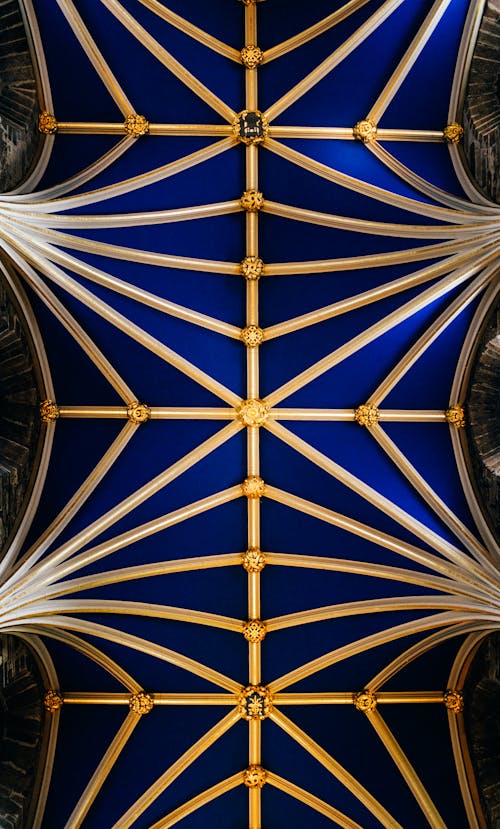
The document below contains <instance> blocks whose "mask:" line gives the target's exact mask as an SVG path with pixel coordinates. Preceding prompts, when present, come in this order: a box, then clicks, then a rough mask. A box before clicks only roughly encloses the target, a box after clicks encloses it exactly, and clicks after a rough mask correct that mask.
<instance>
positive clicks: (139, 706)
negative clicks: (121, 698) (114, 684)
mask: <svg viewBox="0 0 500 829" xmlns="http://www.w3.org/2000/svg"><path fill="white" fill-rule="evenodd" d="M128 704H129V708H130V710H131V711H132V713H133V714H140V715H141V716H142V715H143V714H149V712H150V711H152V710H153V707H154V699H153V697H152V695H151V694H146V693H144V691H139V692H138V693H137V694H132V695H131V696H130V698H129V701H128Z"/></svg>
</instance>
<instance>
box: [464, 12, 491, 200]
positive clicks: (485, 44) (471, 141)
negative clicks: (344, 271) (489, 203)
mask: <svg viewBox="0 0 500 829" xmlns="http://www.w3.org/2000/svg"><path fill="white" fill-rule="evenodd" d="M499 78H500V4H499V2H498V0H488V2H487V4H486V9H485V12H484V15H483V19H482V21H481V27H480V29H479V33H478V37H477V42H476V47H475V49H474V55H473V58H472V63H471V68H470V74H469V81H468V85H467V91H466V95H465V104H464V112H463V126H464V153H465V158H466V161H467V164H468V167H469V172H470V175H471V177H472V179H473V180H474V182H475V183H476V185H477V186H478V188H479V189H480V190H482V191H483V192H484V194H485V195H486V196H488V198H490V199H492V200H493V201H496V202H500V176H499V175H498V170H499V169H500V80H499Z"/></svg>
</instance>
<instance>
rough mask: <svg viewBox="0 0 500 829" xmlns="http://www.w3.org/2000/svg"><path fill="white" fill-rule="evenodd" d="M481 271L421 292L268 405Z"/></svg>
mask: <svg viewBox="0 0 500 829" xmlns="http://www.w3.org/2000/svg"><path fill="white" fill-rule="evenodd" d="M495 256H496V254H495V253H494V251H491V252H490V253H488V254H486V255H485V256H484V257H483V263H484V264H486V261H485V260H488V259H490V260H491V259H494V258H495ZM477 268H478V266H475V267H464V268H460V269H459V271H458V272H456V273H455V272H454V273H451V274H450V275H448V276H445V277H443V278H442V279H440V280H439V282H438V283H437V284H434V285H432V286H431V287H430V288H427V289H426V290H424V291H421V292H420V293H419V294H418V295H417V296H416V297H414V298H413V299H410V300H408V302H405V303H404V304H403V305H400V307H399V308H396V309H395V310H394V311H392V312H391V313H389V314H387V315H386V316H385V317H383V318H382V319H380V320H378V321H377V322H375V323H374V324H373V325H370V326H369V327H368V328H366V329H365V330H364V331H362V332H361V333H360V334H357V335H356V336H355V337H353V338H352V339H351V340H348V341H347V342H346V343H344V344H343V345H341V346H339V347H338V348H336V349H335V350H334V351H332V352H331V353H330V354H327V356H326V357H323V358H322V359H321V360H318V361H317V362H316V363H313V365H311V366H309V368H307V369H305V370H304V371H302V372H300V374H297V375H296V376H295V377H293V378H292V379H291V380H289V381H287V382H286V383H284V384H283V385H282V386H280V387H279V388H277V389H275V391H273V392H271V394H269V395H268V396H267V398H266V399H267V402H268V403H269V405H270V406H275V405H276V403H280V402H281V401H282V400H284V399H285V398H287V397H289V396H290V395H291V394H293V393H294V392H296V391H298V390H299V389H301V388H303V387H304V386H306V385H307V384H308V383H310V382H311V381H312V380H315V379H316V378H317V377H320V376H321V375H322V374H324V373H325V372H326V371H329V370H330V369H331V368H333V367H334V366H336V365H338V364H339V363H340V362H342V361H343V360H345V359H346V358H347V357H350V356H352V355H353V354H355V353H356V352H357V351H359V350H360V349H361V348H363V347H364V346H365V345H368V344H369V343H371V342H373V340H375V339H377V338H378V337H380V336H382V334H385V333H386V332H387V331H390V330H391V328H394V327H395V326H396V325H399V323H401V322H404V321H405V320H407V319H409V318H410V317H412V316H413V314H415V313H417V312H418V311H421V310H422V309H423V308H426V307H427V306H428V305H430V304H431V303H433V302H434V301H435V300H436V299H439V298H440V297H442V296H444V295H446V294H447V293H449V291H451V290H453V289H454V288H456V287H458V286H459V285H460V284H461V283H462V282H465V281H466V280H467V279H469V278H470V276H471V274H472V275H473V274H475V273H476V270H477Z"/></svg>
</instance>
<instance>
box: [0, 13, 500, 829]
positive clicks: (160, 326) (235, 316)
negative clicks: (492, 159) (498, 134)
mask: <svg viewBox="0 0 500 829" xmlns="http://www.w3.org/2000/svg"><path fill="white" fill-rule="evenodd" d="M24 5H25V10H26V13H27V18H28V21H29V24H30V27H31V31H32V34H33V41H34V44H35V48H36V51H37V59H38V66H39V71H40V94H41V103H42V105H43V106H42V107H41V109H42V110H43V112H42V114H41V116H40V122H39V128H40V131H41V133H42V134H43V135H44V136H45V138H44V149H43V151H42V155H41V158H40V160H39V163H38V167H37V170H36V171H35V173H34V174H33V175H32V176H31V177H30V179H29V181H28V183H27V184H26V185H25V186H24V187H23V186H21V187H20V188H19V189H18V190H17V191H14V192H11V193H7V194H4V195H3V196H2V197H1V199H0V246H1V249H2V261H4V262H5V268H6V269H7V272H9V273H15V274H16V275H17V277H18V278H19V279H20V280H22V281H23V284H24V285H25V286H26V290H27V291H28V293H29V298H30V301H31V303H32V306H33V311H34V315H35V317H36V321H37V324H38V326H39V334H38V333H36V335H34V339H35V344H36V345H37V346H38V349H39V359H40V363H41V369H42V373H43V375H44V385H45V394H44V396H45V400H44V401H41V403H42V405H41V417H42V421H43V424H44V427H43V428H44V430H45V433H44V434H45V437H44V440H45V444H44V452H43V456H42V461H41V464H40V471H39V481H38V488H35V489H36V498H35V499H34V501H33V504H32V508H31V512H30V518H31V519H32V520H31V526H27V523H26V522H25V523H24V524H23V527H22V528H21V531H20V532H19V533H18V534H17V535H16V537H15V538H14V540H13V542H12V544H11V546H10V548H9V549H8V550H7V551H6V554H5V556H4V559H3V561H2V563H1V565H0V575H1V581H0V591H1V597H2V605H1V615H0V622H1V624H0V632H3V633H11V634H16V635H19V636H22V637H23V638H24V639H25V641H27V642H28V643H31V645H32V647H33V648H35V649H36V650H37V653H38V657H39V659H40V660H42V662H44V664H45V669H46V672H47V675H48V678H49V679H50V682H51V687H50V688H47V694H46V697H45V704H46V711H47V718H48V722H49V724H50V730H51V735H50V741H49V749H48V753H47V760H46V764H45V768H44V776H43V779H41V792H42V794H41V796H40V798H39V801H38V804H37V814H36V817H35V819H34V826H36V827H40V826H43V827H46V829H49V827H50V829H63V827H64V829H77V827H80V826H83V827H85V829H126V827H133V829H166V827H170V826H173V825H176V824H177V823H179V824H180V825H182V826H186V827H189V829H198V827H201V826H204V827H206V826H209V827H211V826H220V827H228V829H229V827H233V826H234V827H236V826H248V827H249V829H260V827H261V826H264V827H271V826H272V827H273V829H284V827H285V826H286V827H295V826H299V825H302V824H305V825H307V826H308V827H310V829H323V827H327V826H332V825H333V826H339V827H342V829H379V827H385V829H401V827H404V829H420V827H421V826H425V825H429V826H431V827H433V829H445V827H447V829H462V827H463V829H466V827H468V826H470V827H473V829H481V827H484V825H485V824H484V818H483V817H482V815H481V811H480V808H479V805H478V796H477V791H476V787H475V783H474V779H473V777H471V775H470V774H469V775H468V774H467V768H468V756H467V749H466V746H465V744H464V742H463V707H464V704H466V702H467V701H466V699H465V700H464V697H463V694H462V688H463V686H464V682H465V675H466V668H467V664H468V661H470V659H471V658H472V655H473V653H474V650H475V649H476V648H477V647H478V646H479V645H480V643H481V642H482V641H483V639H484V637H485V636H486V635H487V634H488V633H489V632H491V631H494V630H497V629H498V627H499V619H500V603H499V587H500V580H499V573H498V550H497V548H496V546H495V543H494V540H493V538H492V535H491V533H490V531H489V529H488V525H487V523H486V521H485V520H484V518H483V517H482V514H481V511H480V510H479V508H478V506H477V503H476V501H475V497H474V493H473V491H472V489H471V487H470V484H469V483H468V476H467V470H466V462H465V457H464V453H465V452H466V449H465V448H464V437H463V435H464V431H465V430H464V419H463V404H464V401H465V392H466V388H467V375H468V371H469V356H470V352H471V346H472V342H473V341H474V340H475V339H476V334H477V331H478V330H479V329H480V327H481V324H482V321H483V319H485V317H486V315H487V313H488V308H489V307H490V306H491V303H492V301H493V299H494V296H495V293H496V292H497V290H498V276H497V273H498V271H497V267H498V266H497V261H496V260H497V255H498V228H499V217H498V207H497V206H496V205H494V204H492V203H490V202H489V201H488V200H487V199H486V198H485V197H484V196H482V195H481V194H479V193H478V192H477V191H475V190H474V188H473V185H472V184H471V182H470V181H469V179H468V177H467V175H466V173H465V171H464V168H463V165H462V159H461V155H460V152H461V151H460V138H461V134H462V130H461V127H460V120H461V110H462V106H463V97H464V84H465V79H466V76H467V68H468V61H470V51H469V50H468V44H470V43H471V42H473V39H474V36H475V33H476V32H477V28H478V25H479V21H480V18H481V4H478V3H475V2H471V3H470V4H469V3H468V2H466V0H435V2H433V3H431V2H428V0H418V2H417V1H416V0H385V2H380V0H350V2H348V3H346V4H344V5H342V4H341V3H340V2H339V3H334V4H333V9H332V4H331V3H327V4H325V3H321V2H319V0H318V1H317V2H310V3H307V4H298V3H297V4H290V3H285V2H284V0H266V2H262V3H260V2H253V0H243V2H238V0H214V1H213V2H211V3H210V4H207V3H206V2H202V0H190V3H189V7H188V8H186V4H185V3H184V2H181V0H170V2H167V0H165V2H158V0H121V2H120V0H99V2H96V0H80V2H78V3H74V2H72V0H49V1H48V2H47V0H43V2H42V0H35V1H34V2H33V7H32V6H31V4H30V3H28V2H25V4H24ZM325 7H327V8H325ZM325 11H327V14H326V16H324V15H325ZM285 12H286V14H285ZM38 29H39V31H38ZM61 44H64V48H61ZM45 61H46V64H45ZM36 176H38V180H37V181H36V180H35V177H36ZM44 349H45V351H46V356H45V351H44ZM42 485H43V486H42ZM38 497H39V504H38V507H37V504H36V500H37V499H38ZM42 642H43V644H42ZM45 648H46V649H47V650H45Z"/></svg>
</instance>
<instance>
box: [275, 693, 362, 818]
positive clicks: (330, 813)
mask: <svg viewBox="0 0 500 829" xmlns="http://www.w3.org/2000/svg"><path fill="white" fill-rule="evenodd" d="M351 705H352V694H351ZM267 783H269V785H270V786H275V788H277V789H280V791H282V792H284V793H285V794H288V795H290V797H294V798H295V800H298V801H300V803H304V804H305V805H306V806H310V807H311V809H314V810H315V811H316V812H319V813H320V815H324V816H325V817H327V818H329V819H330V820H331V821H333V822H334V823H336V824H337V825H338V826H340V827H342V829H363V827H362V826H361V825H360V824H359V823H356V822H355V821H354V820H351V818H349V817H347V816H346V815H344V814H343V812H339V810H338V809H335V808H334V807H333V806H330V805H329V804H328V803H325V801H324V800H320V798H319V797H315V795H313V794H311V793H310V792H307V791H306V790H305V789H301V788H300V786H296V785H295V783H290V781H289V780H285V779H284V778H283V777H279V776H278V775H277V774H274V773H273V772H270V771H268V772H267Z"/></svg>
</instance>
